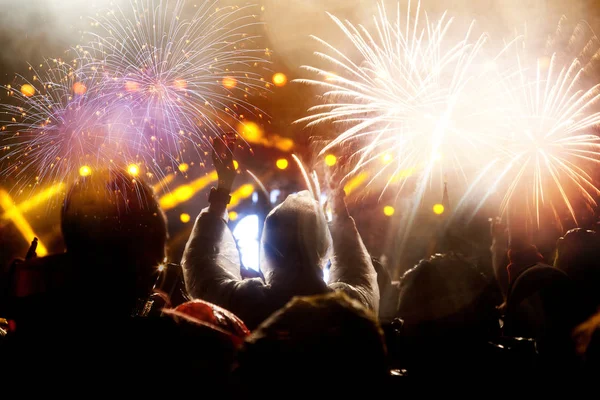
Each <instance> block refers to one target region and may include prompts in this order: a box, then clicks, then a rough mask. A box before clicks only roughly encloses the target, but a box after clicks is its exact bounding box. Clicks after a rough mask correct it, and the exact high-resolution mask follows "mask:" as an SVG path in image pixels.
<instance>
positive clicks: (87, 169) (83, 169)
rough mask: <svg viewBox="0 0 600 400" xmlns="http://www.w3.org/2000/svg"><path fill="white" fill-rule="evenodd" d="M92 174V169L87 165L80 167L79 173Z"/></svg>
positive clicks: (83, 174)
mask: <svg viewBox="0 0 600 400" xmlns="http://www.w3.org/2000/svg"><path fill="white" fill-rule="evenodd" d="M91 174H92V169H91V168H90V167H88V166H87V165H83V166H82V167H81V168H79V175H81V176H90V175H91Z"/></svg>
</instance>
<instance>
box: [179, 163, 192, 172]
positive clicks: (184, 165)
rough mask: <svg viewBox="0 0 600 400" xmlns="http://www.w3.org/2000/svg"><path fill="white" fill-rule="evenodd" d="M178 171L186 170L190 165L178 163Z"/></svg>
mask: <svg viewBox="0 0 600 400" xmlns="http://www.w3.org/2000/svg"><path fill="white" fill-rule="evenodd" d="M178 168H179V171H181V172H186V171H187V170H188V169H190V166H189V165H188V164H186V163H183V164H179V167H178Z"/></svg>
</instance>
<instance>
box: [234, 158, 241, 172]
mask: <svg viewBox="0 0 600 400" xmlns="http://www.w3.org/2000/svg"><path fill="white" fill-rule="evenodd" d="M239 167H240V163H239V162H237V161H236V160H233V169H235V170H237V169H238V168H239Z"/></svg>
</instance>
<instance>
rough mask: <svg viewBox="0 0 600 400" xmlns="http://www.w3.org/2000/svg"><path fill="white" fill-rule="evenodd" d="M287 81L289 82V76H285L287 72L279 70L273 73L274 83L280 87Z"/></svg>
mask: <svg viewBox="0 0 600 400" xmlns="http://www.w3.org/2000/svg"><path fill="white" fill-rule="evenodd" d="M286 83H287V76H285V74H283V73H281V72H278V73H276V74H275V75H273V84H274V85H275V86H278V87H281V86H285V84H286Z"/></svg>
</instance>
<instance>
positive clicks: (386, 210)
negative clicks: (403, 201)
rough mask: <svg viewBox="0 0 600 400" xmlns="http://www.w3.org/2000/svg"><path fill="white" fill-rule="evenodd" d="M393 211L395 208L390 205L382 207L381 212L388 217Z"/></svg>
mask: <svg viewBox="0 0 600 400" xmlns="http://www.w3.org/2000/svg"><path fill="white" fill-rule="evenodd" d="M395 211H396V210H394V207H392V206H385V207H383V213H384V214H385V215H386V216H388V217H391V216H392V215H394V212H395Z"/></svg>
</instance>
